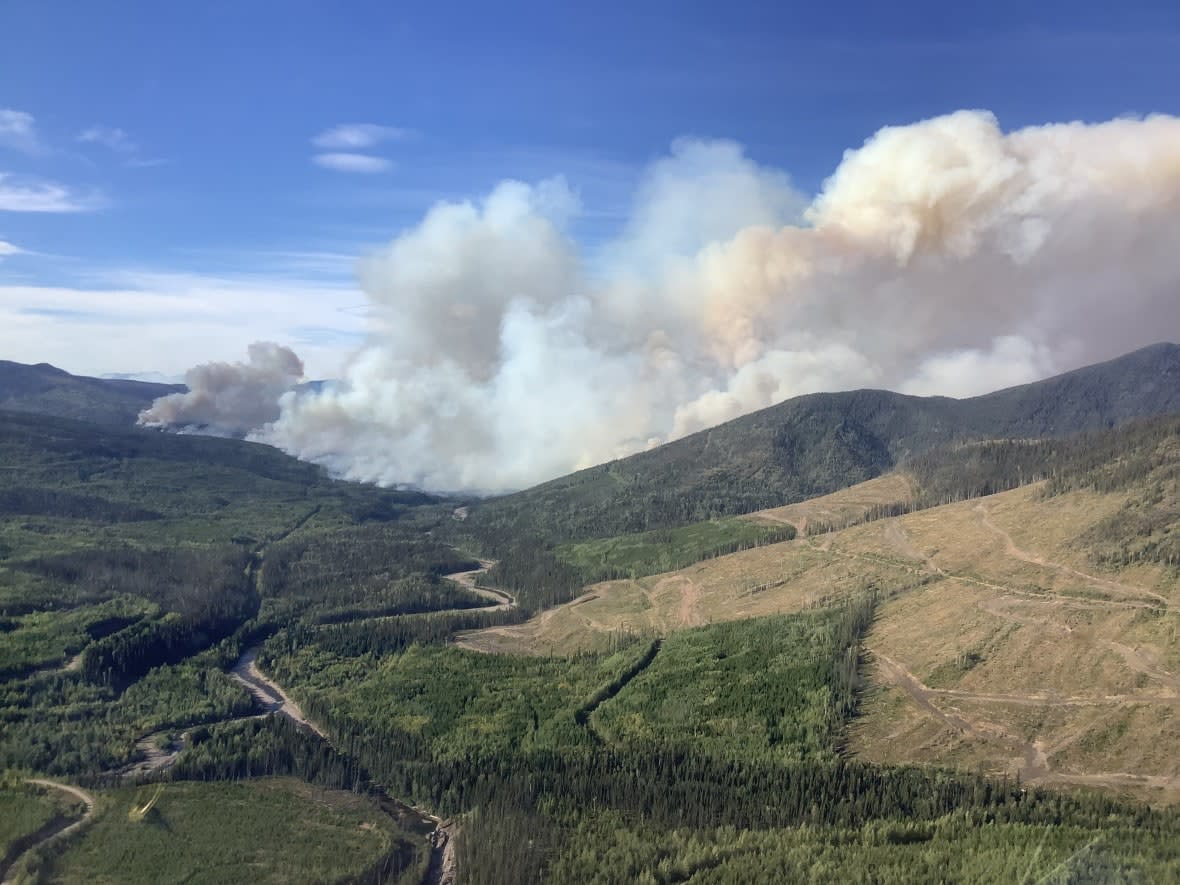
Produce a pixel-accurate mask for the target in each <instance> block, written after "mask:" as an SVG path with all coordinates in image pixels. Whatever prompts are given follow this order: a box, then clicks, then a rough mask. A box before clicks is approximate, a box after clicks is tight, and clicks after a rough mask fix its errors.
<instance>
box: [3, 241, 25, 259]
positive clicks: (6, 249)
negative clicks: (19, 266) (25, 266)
mask: <svg viewBox="0 0 1180 885" xmlns="http://www.w3.org/2000/svg"><path fill="white" fill-rule="evenodd" d="M24 252H25V250H24V249H22V248H21V247H20V246H17V245H15V244H13V243H10V242H8V241H7V240H0V261H3V260H4V259H5V258H9V257H11V256H13V255H23V254H24Z"/></svg>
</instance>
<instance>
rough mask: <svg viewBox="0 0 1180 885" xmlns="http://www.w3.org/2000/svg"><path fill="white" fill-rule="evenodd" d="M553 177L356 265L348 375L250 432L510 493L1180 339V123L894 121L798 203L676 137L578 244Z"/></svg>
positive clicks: (434, 219)
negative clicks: (828, 400)
mask: <svg viewBox="0 0 1180 885" xmlns="http://www.w3.org/2000/svg"><path fill="white" fill-rule="evenodd" d="M577 208H578V207H577V201H576V200H575V199H574V198H573V196H572V195H571V194H570V193H569V191H568V189H567V188H566V187H565V186H564V184H563V183H562V182H560V181H550V182H545V183H542V184H540V185H538V186H535V187H530V186H528V185H525V184H521V183H517V182H508V183H504V184H501V185H500V186H499V187H497V188H496V189H495V190H494V191H493V192H492V193H491V194H490V195H489V196H488V197H487V198H486V199H485V200H484V201H483V202H482V203H481V204H478V205H475V204H472V203H462V204H441V205H439V206H437V207H435V208H434V209H433V210H432V211H431V212H430V213H429V214H428V215H427V216H426V218H425V219H424V220H423V221H422V222H421V224H420V225H419V226H418V227H416V228H414V229H412V230H410V231H408V232H406V233H404V234H403V235H401V236H400V237H398V238H397V239H396V240H395V241H394V242H393V243H392V244H391V245H390V246H389V247H388V248H387V249H385V250H384V251H383V252H382V253H380V254H378V255H376V256H373V257H372V258H371V259H369V260H368V262H367V263H366V264H365V265H364V267H363V271H362V276H361V285H362V287H363V288H364V290H365V292H366V294H367V295H368V297H369V300H370V315H371V318H372V319H371V322H372V328H371V331H370V334H369V338H368V341H367V343H366V344H365V345H364V346H363V347H361V348H360V349H359V351H358V352H356V353H355V354H354V356H353V357H352V360H351V363H350V364H349V366H348V368H347V370H346V373H345V376H344V377H343V378H342V379H341V383H340V384H339V385H336V386H335V387H333V388H332V389H330V390H325V391H322V392H319V393H295V392H292V393H287V394H285V395H284V397H283V399H282V408H281V416H280V417H279V418H278V420H277V421H276V422H274V423H273V424H271V425H268V426H267V427H265V428H262V429H260V430H259V431H258V434H257V435H258V438H261V439H264V440H266V441H269V442H273V443H274V444H276V445H279V446H281V447H282V448H284V449H286V450H287V451H289V452H292V453H294V454H296V455H298V456H300V457H304V458H310V459H314V460H318V461H322V462H324V463H327V464H329V465H330V466H331V467H333V468H334V469H336V470H337V471H339V472H340V473H342V474H343V475H345V476H348V477H350V478H354V479H362V480H374V481H377V482H381V483H411V484H416V485H420V486H423V487H426V488H430V489H439V490H458V489H476V490H498V489H509V488H517V487H522V486H526V485H529V484H531V483H534V482H538V481H540V480H544V479H547V478H549V477H553V476H556V475H559V474H562V473H565V472H567V471H569V470H572V469H575V468H578V467H583V466H587V465H590V464H594V463H598V462H601V461H604V460H607V459H610V458H612V457H616V456H620V455H624V454H628V453H631V452H634V451H636V450H639V449H641V448H644V447H646V446H650V445H652V444H655V443H658V442H662V441H666V440H670V439H674V438H676V437H679V436H682V435H684V434H687V433H691V432H693V431H695V430H699V429H702V428H705V427H708V426H711V425H713V424H716V423H718V422H721V421H724V420H727V419H729V418H733V417H735V416H737V415H740V414H742V413H744V412H748V411H750V410H752V409H756V408H760V407H763V406H767V405H770V404H772V403H774V402H777V401H780V400H782V399H785V398H787V397H790V396H794V395H797V394H801V393H807V392H812V391H818V390H836V389H847V388H852V387H860V386H873V387H884V388H892V389H899V390H903V391H907V392H913V393H945V394H950V395H965V394H973V393H979V392H983V391H986V390H989V389H994V388H996V387H1001V386H1005V385H1008V384H1015V383H1020V382H1023V381H1028V380H1033V379H1035V378H1038V377H1043V376H1045V375H1048V374H1050V373H1052V372H1054V371H1060V370H1065V369H1068V368H1072V367H1074V366H1077V365H1081V364H1084V363H1087V362H1092V361H1095V360H1098V359H1103V358H1107V357H1111V356H1114V355H1117V354H1118V353H1121V352H1124V351H1127V350H1130V349H1133V348H1135V347H1138V346H1140V345H1143V344H1146V343H1150V342H1152V341H1156V340H1161V339H1165V338H1175V337H1176V336H1177V334H1178V333H1180V257H1178V253H1177V244H1180V120H1178V119H1176V118H1172V117H1158V116H1157V117H1150V118H1147V119H1144V120H1131V119H1120V120H1115V121H1112V122H1108V123H1103V124H1098V125H1083V124H1078V123H1071V124H1064V125H1049V126H1042V127H1033V128H1029V129H1023V130H1020V131H1016V132H1012V133H1009V134H1005V133H1004V132H1002V130H1001V129H1000V128H999V126H998V124H997V122H996V120H995V119H994V118H993V117H992V116H991V115H990V114H987V113H983V112H959V113H955V114H952V115H949V116H945V117H940V118H936V119H932V120H927V121H924V122H921V123H917V124H914V125H912V126H903V127H892V128H886V129H883V130H881V131H880V132H878V133H877V134H876V135H874V136H873V137H872V138H871V139H869V141H867V142H866V143H865V145H864V146H863V147H861V148H860V149H858V150H855V151H850V152H848V153H846V154H845V156H844V159H843V161H842V162H841V164H840V166H839V167H838V168H837V170H836V172H835V173H834V174H833V175H832V177H831V178H830V179H828V181H827V182H826V183H825V185H824V188H823V191H822V193H821V194H820V195H819V196H818V197H817V198H816V199H814V200H813V201H811V202H810V204H808V201H807V200H806V199H804V198H802V197H801V196H800V195H799V194H797V193H796V192H794V191H793V190H792V188H791V187H790V185H789V183H788V181H787V179H786V177H785V176H783V175H782V174H780V173H777V172H774V171H773V170H767V169H763V168H760V167H758V166H757V165H756V164H754V163H753V162H751V161H750V160H749V159H747V158H746V157H745V156H743V154H742V152H741V150H740V149H739V148H738V147H737V146H735V145H733V144H731V143H726V142H720V143H717V142H696V141H681V142H677V143H676V144H675V145H674V146H673V151H672V154H671V156H669V157H668V158H666V159H664V160H662V161H661V162H660V163H658V164H656V165H655V167H654V168H653V169H652V170H651V172H650V174H649V176H648V179H647V182H646V183H645V184H644V185H643V186H642V187H641V188H640V191H639V198H638V202H637V205H636V207H635V210H634V212H633V215H632V219H631V221H630V223H629V224H627V225H626V226H625V228H624V231H623V234H622V235H621V236H620V238H619V240H618V241H617V242H614V243H612V244H610V245H609V246H607V247H606V248H604V249H602V250H601V251H600V252H597V253H595V254H594V255H593V256H590V257H587V256H585V255H583V254H581V253H580V251H579V249H578V247H577V245H576V244H575V243H574V242H573V241H572V240H571V238H570V237H569V236H568V235H567V234H566V233H565V230H566V224H567V222H568V220H569V219H570V217H572V216H573V215H574V213H576V212H577Z"/></svg>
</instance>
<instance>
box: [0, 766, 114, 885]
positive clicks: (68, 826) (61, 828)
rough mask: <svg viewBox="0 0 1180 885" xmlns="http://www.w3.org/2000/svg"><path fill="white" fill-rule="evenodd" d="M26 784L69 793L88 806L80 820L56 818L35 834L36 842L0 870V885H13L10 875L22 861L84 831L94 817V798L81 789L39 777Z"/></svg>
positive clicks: (27, 780) (26, 781) (29, 780)
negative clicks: (29, 855)
mask: <svg viewBox="0 0 1180 885" xmlns="http://www.w3.org/2000/svg"><path fill="white" fill-rule="evenodd" d="M25 783H28V784H34V785H35V786H38V787H46V788H47V789H51V790H60V791H61V792H63V793H68V794H69V795H71V796H73V797H74V798H75V799H77V800H78V801H79V802H81V803H83V804H84V805H85V806H86V811H85V812H84V813H83V815H82V816H81V817H80V818H78V819H77V820H73V821H71V820H70V819H69V818H67V817H58V818H55V819H54V820H52V821H50V822H49V824H47V825H46V826H45V827H43V828H42V832H39V833H36V834H34V835H35V837H36V839H35V841H34V842H33V843H32V844H31V845H29V847H27V848H26V849H25V850H24V851H22V852H21V853H20V854H18V855H17V856H16V857H14V858H12V860H11V861H10V862H9V863H8V865H7V867H6V868H5V869H3V870H0V876H3V879H2V880H0V885H11V883H12V882H13V881H14V880H13V879H11V878H9V873H10V872H12V871H13V870H15V869H17V867H18V866H20V861H21V859H22V858H23V857H25V856H26V855H27V854H29V853H30V852H32V851H36V850H37V849H38V848H43V847H44V846H46V845H48V844H49V843H50V842H53V841H55V840H57V839H64V838H65V837H66V836H69V835H70V834H71V833H76V832H77V831H78V830H80V829H82V827H84V826H86V824H87V823H89V822H90V819H91V818H92V817H93V816H94V797H93V796H92V795H90V793H88V792H86V791H85V790H83V789H82V788H80V787H74V786H71V785H70V784H63V783H59V782H58V781H51V780H46V779H44V778H39V777H31V778H27V779H26V780H25Z"/></svg>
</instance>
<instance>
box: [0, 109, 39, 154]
mask: <svg viewBox="0 0 1180 885" xmlns="http://www.w3.org/2000/svg"><path fill="white" fill-rule="evenodd" d="M0 147H7V148H12V149H13V150H17V151H21V152H22V153H26V154H36V153H40V152H41V150H42V147H41V140H40V138H39V137H38V136H37V126H36V121H35V120H34V119H33V115H32V114H30V113H27V112H26V111H17V110H13V109H12V108H0Z"/></svg>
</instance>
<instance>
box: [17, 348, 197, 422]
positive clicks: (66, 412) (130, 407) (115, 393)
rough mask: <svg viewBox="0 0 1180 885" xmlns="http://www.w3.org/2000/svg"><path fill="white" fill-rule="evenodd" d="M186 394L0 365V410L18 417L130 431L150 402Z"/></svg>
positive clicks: (178, 388) (44, 366)
mask: <svg viewBox="0 0 1180 885" xmlns="http://www.w3.org/2000/svg"><path fill="white" fill-rule="evenodd" d="M184 390H185V387H184V385H183V384H155V383H152V382H148V381H130V380H123V379H108V378H88V377H86V376H83V375H71V374H70V373H69V372H66V371H64V370H63V369H59V368H57V367H56V366H51V365H49V364H48V363H38V364H37V365H35V366H29V365H25V364H24V363H14V362H11V361H9V360H0V409H8V410H11V411H17V412H35V413H38V414H42V415H57V416H59V417H62V418H76V419H78V420H82V421H94V422H96V423H98V424H111V425H119V426H122V427H129V426H131V425H132V424H134V423H135V419H136V418H137V417H138V416H139V413H140V411H141V410H143V409H146V408H147V407H148V406H150V405H151V404H152V401H153V400H154V399H156V398H157V397H161V396H167V395H168V394H170V393H179V392H182V391H184Z"/></svg>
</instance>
